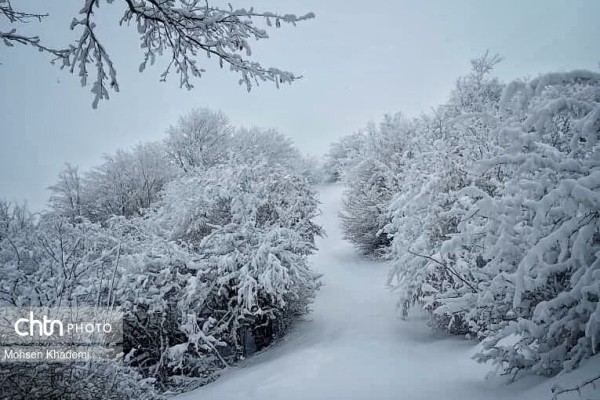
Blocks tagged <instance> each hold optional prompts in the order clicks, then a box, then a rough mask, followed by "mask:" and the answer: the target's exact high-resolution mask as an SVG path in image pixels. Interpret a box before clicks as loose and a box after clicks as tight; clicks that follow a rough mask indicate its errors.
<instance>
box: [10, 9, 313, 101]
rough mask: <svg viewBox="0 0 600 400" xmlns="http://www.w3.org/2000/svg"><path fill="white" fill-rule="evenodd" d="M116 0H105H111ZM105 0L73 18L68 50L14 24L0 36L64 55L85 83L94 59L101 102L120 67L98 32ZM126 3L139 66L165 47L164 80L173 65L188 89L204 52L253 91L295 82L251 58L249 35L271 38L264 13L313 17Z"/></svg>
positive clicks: (279, 18)
mask: <svg viewBox="0 0 600 400" xmlns="http://www.w3.org/2000/svg"><path fill="white" fill-rule="evenodd" d="M113 2H114V0H106V3H108V4H110V3H113ZM100 3H101V0H85V1H84V5H83V7H82V8H81V10H80V12H79V16H77V17H75V18H73V21H72V22H71V29H72V30H76V29H81V35H80V36H79V39H77V40H76V42H75V43H73V44H71V45H70V46H69V48H68V49H67V50H52V49H50V48H46V47H44V46H43V45H41V44H40V40H39V38H38V37H36V36H33V37H24V36H19V35H17V34H16V31H15V30H11V31H10V32H8V33H2V32H0V38H2V39H4V43H5V44H7V45H9V46H11V45H12V43H11V42H16V43H19V44H29V45H32V46H34V47H36V48H38V49H39V50H40V51H45V52H49V53H51V54H53V55H55V56H56V57H57V58H60V59H62V60H63V67H69V70H70V72H71V73H74V72H75V70H77V71H78V74H79V76H80V78H81V84H82V85H83V86H85V85H86V84H87V82H88V76H89V74H90V71H89V66H90V65H93V67H94V68H95V70H96V71H95V78H94V83H93V85H92V89H91V91H92V93H93V94H94V101H93V103H92V106H93V107H94V108H96V107H97V105H98V102H99V101H100V100H107V99H108V98H109V92H110V90H113V91H115V92H118V91H119V82H118V80H117V72H116V68H115V66H114V64H113V62H112V60H111V57H110V55H109V52H108V50H107V49H106V47H105V46H104V45H103V44H102V42H101V40H100V38H99V36H98V34H97V32H96V31H97V26H96V23H95V22H94V17H95V11H96V9H98V8H99V7H100ZM123 3H124V4H125V5H126V9H125V11H124V13H123V15H122V17H121V19H120V21H119V22H120V25H127V26H130V25H132V24H133V25H135V26H136V28H137V32H138V34H139V40H140V46H141V48H142V49H143V52H144V56H143V61H142V63H141V64H140V67H139V70H140V72H142V71H144V69H145V68H146V66H147V65H148V64H150V65H152V64H154V62H155V60H156V57H157V56H162V55H165V53H166V54H167V55H169V58H170V61H169V62H168V65H167V67H166V68H165V70H164V71H163V72H162V74H161V81H165V80H166V78H167V76H168V75H169V74H170V73H171V71H172V70H174V73H175V74H177V75H178V76H179V85H180V87H184V88H186V89H191V88H192V87H193V84H192V80H193V78H200V77H201V76H202V74H203V73H204V72H205V70H204V69H203V68H202V67H201V66H200V65H199V63H198V57H199V56H200V55H201V54H205V55H206V56H207V57H208V58H211V57H215V58H217V60H218V61H219V65H220V66H221V68H223V67H225V66H226V65H227V66H229V68H230V70H231V71H233V72H235V73H236V74H237V75H238V76H239V77H240V79H239V83H240V85H244V86H245V87H246V89H247V90H248V91H250V90H251V88H252V87H254V86H258V85H259V83H260V82H265V81H270V82H273V83H275V85H276V86H277V87H278V88H279V86H280V84H282V83H291V82H293V81H294V80H296V79H298V78H299V76H296V75H294V74H293V73H292V72H288V71H284V70H280V69H277V68H266V67H263V66H262V65H261V64H260V63H259V62H256V61H251V60H250V59H249V57H251V55H252V50H251V47H250V44H249V41H250V40H263V39H268V38H269V35H268V33H267V31H266V30H265V29H263V28H260V27H258V26H257V25H255V23H254V22H255V20H256V19H260V20H262V21H264V22H265V23H266V25H267V26H268V27H272V26H273V24H274V25H275V27H277V28H279V27H281V25H282V23H287V24H292V25H296V23H298V22H300V21H304V20H307V19H311V18H314V14H313V13H308V14H305V15H302V16H296V15H293V14H276V13H273V12H258V11H255V10H254V8H250V9H245V8H240V9H234V8H233V7H232V6H231V5H230V6H229V8H226V9H225V8H219V7H213V6H210V5H209V4H208V2H205V1H200V0H123ZM0 13H1V14H0V15H2V14H3V15H4V16H5V17H7V18H8V20H9V22H10V23H12V24H14V23H23V22H27V21H28V20H30V19H32V18H35V19H38V20H41V19H42V18H43V17H45V15H42V14H28V13H24V12H20V11H15V10H13V8H12V7H11V5H10V3H9V1H8V0H0Z"/></svg>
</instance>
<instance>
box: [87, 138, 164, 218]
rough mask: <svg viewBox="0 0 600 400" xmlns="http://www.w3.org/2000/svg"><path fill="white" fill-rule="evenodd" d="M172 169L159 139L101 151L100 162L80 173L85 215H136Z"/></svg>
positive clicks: (150, 201) (149, 202)
mask: <svg viewBox="0 0 600 400" xmlns="http://www.w3.org/2000/svg"><path fill="white" fill-rule="evenodd" d="M173 176H175V170H174V168H172V166H171V165H170V162H169V160H168V158H167V154H166V151H165V148H164V146H163V145H162V144H161V143H148V144H143V145H138V146H136V147H135V148H134V149H133V151H124V150H118V151H117V152H116V153H115V154H114V155H105V156H104V163H103V164H102V165H100V166H98V167H95V168H94V169H92V170H91V171H89V172H88V173H86V174H85V176H84V202H85V212H86V216H87V217H88V218H90V219H91V220H93V221H102V220H106V219H108V218H110V217H111V216H113V215H123V216H126V217H130V216H134V215H140V213H141V212H142V210H144V209H147V208H148V207H150V206H151V205H152V204H153V203H154V202H156V201H157V200H158V197H159V194H160V192H161V190H162V189H163V187H164V186H165V184H166V183H168V182H169V181H170V180H171V179H172V178H173Z"/></svg>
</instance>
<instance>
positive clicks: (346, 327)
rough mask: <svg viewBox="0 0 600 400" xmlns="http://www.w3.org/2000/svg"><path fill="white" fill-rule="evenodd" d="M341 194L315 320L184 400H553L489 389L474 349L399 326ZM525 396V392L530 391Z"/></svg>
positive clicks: (317, 264)
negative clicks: (352, 231) (342, 225)
mask: <svg viewBox="0 0 600 400" xmlns="http://www.w3.org/2000/svg"><path fill="white" fill-rule="evenodd" d="M340 199H341V188H340V187H338V186H327V187H324V188H322V189H321V202H322V203H323V204H322V211H323V216H322V217H321V221H320V222H321V223H322V224H323V225H324V227H325V229H326V231H327V234H328V236H327V237H325V238H323V239H320V240H319V243H318V247H319V249H320V250H319V252H318V253H317V254H316V255H315V256H314V257H313V258H312V262H313V266H314V268H315V270H317V271H319V272H322V273H323V274H324V276H323V283H324V285H323V287H322V288H321V290H320V291H319V292H318V293H317V299H316V301H315V303H314V305H313V309H314V311H313V312H312V313H311V314H310V315H309V316H308V317H307V321H303V322H300V323H298V324H297V325H296V326H295V328H294V330H293V331H292V332H291V333H290V334H289V335H288V336H287V337H286V338H285V340H284V341H282V342H281V343H279V344H278V345H276V346H274V347H272V348H270V349H267V350H266V351H264V352H263V353H262V354H259V355H257V356H255V357H253V358H252V359H251V360H249V361H248V362H247V363H246V364H245V365H244V366H241V367H236V368H232V369H231V370H229V371H226V372H224V373H223V375H222V376H221V377H220V378H219V379H218V380H217V381H216V382H214V383H212V384H209V385H207V386H204V387H202V388H200V389H198V390H196V391H193V392H190V393H187V394H185V395H183V396H180V397H179V398H178V399H180V400H250V399H252V400H321V399H322V400H337V399H339V400H358V399H365V400H367V399H368V400H383V399H406V400H420V399H423V400H442V399H443V400H454V399H456V400H471V399H521V398H522V399H525V398H527V399H534V398H539V399H548V398H549V397H550V396H549V393H550V392H549V390H548V388H547V385H546V384H541V385H537V387H535V388H533V390H531V383H532V382H531V381H530V380H529V381H528V382H522V381H520V382H517V383H516V384H513V385H510V386H509V387H507V386H505V385H503V384H499V383H496V384H493V383H491V382H486V381H484V376H485V374H486V373H487V371H488V370H489V369H488V368H487V367H485V366H481V365H478V364H476V363H475V362H474V361H472V360H471V359H470V358H469V356H470V354H471V353H472V352H473V343H472V342H468V341H464V340H460V339H456V338H440V337H437V338H436V337H434V335H433V334H432V333H431V332H430V331H429V330H428V329H427V327H426V326H425V324H424V322H423V321H401V320H399V319H398V318H397V313H396V310H395V304H394V295H393V294H392V293H390V292H389V291H388V290H386V289H385V287H384V286H385V279H386V274H387V266H386V265H384V264H381V263H376V262H370V261H365V260H364V258H362V257H361V256H360V255H358V254H356V252H355V251H354V250H353V248H352V247H351V245H350V244H348V243H347V242H345V241H344V240H343V239H342V235H341V232H340V229H339V225H338V220H337V212H338V210H339V207H340ZM528 387H529V389H527V390H526V388H528Z"/></svg>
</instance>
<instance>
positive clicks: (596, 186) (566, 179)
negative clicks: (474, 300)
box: [476, 71, 600, 374]
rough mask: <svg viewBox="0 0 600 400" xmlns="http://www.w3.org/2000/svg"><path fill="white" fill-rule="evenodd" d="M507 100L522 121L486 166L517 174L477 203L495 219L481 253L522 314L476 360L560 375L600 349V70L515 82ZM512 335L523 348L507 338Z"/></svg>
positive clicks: (507, 131)
mask: <svg viewBox="0 0 600 400" xmlns="http://www.w3.org/2000/svg"><path fill="white" fill-rule="evenodd" d="M503 102H504V104H505V106H506V107H507V108H509V109H513V110H514V111H513V113H514V114H515V119H516V121H514V122H511V123H508V124H506V126H505V127H503V128H502V129H500V130H499V134H502V135H506V136H507V138H508V139H509V145H508V146H507V147H506V149H505V151H504V152H503V153H502V154H500V155H498V156H497V157H494V158H492V159H490V160H489V161H487V164H488V165H489V166H490V167H495V166H498V165H503V166H506V167H508V168H509V171H510V172H509V176H508V177H507V178H506V182H505V183H504V185H503V187H502V190H501V192H500V193H498V195H496V196H495V198H494V199H493V202H489V206H488V207H484V206H483V205H481V206H479V208H480V209H482V211H483V212H484V213H485V214H487V216H488V219H490V220H492V219H494V220H496V221H498V222H497V224H496V226H494V227H491V228H493V229H489V230H488V231H486V236H487V240H488V241H490V242H495V245H493V246H490V248H489V249H486V252H485V253H484V257H485V258H486V260H487V265H486V267H487V266H488V265H489V266H490V267H492V268H493V267H494V266H499V267H500V268H502V269H503V270H504V271H505V275H506V276H507V279H508V282H509V285H506V286H507V287H506V288H505V292H507V294H508V295H509V296H510V297H509V299H508V300H510V303H509V304H508V305H509V306H510V312H512V313H513V314H514V315H515V317H516V320H515V321H511V322H510V323H508V324H507V326H505V327H504V328H503V329H502V330H500V331H499V332H494V335H490V337H489V338H488V339H487V340H486V341H484V350H483V351H482V353H481V354H480V355H479V357H478V358H479V360H483V361H485V360H488V359H492V360H493V361H494V362H496V363H499V364H500V365H501V367H502V368H503V369H504V370H505V371H507V372H510V373H516V372H518V371H519V370H522V369H531V370H533V371H534V372H536V373H539V374H553V373H556V372H559V371H561V370H563V369H566V370H569V369H572V368H574V367H576V366H577V365H578V364H579V362H580V361H581V360H582V359H584V358H587V357H590V356H591V355H593V354H595V353H596V352H597V351H598V350H599V349H600V340H599V338H600V302H599V297H600V146H599V140H598V139H599V138H600V74H595V73H590V72H587V71H574V72H572V73H565V74H547V75H542V76H540V77H539V78H536V79H533V80H531V81H529V82H526V83H523V82H516V83H513V84H512V85H510V86H509V87H508V89H507V91H506V93H505V94H504V97H503ZM476 206H477V205H476ZM496 268H498V267H496ZM493 289H494V288H492V290H493ZM488 290H490V289H488V287H485V286H484V287H482V291H483V292H484V293H486V292H487V291H488ZM508 336H514V337H515V338H516V344H513V345H510V346H509V345H507V344H504V343H505V341H502V339H503V338H506V337H508Z"/></svg>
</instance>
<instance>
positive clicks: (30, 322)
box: [14, 311, 113, 337]
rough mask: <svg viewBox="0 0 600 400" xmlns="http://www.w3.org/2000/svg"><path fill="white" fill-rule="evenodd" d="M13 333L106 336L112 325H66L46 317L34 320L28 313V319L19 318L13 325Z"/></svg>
mask: <svg viewBox="0 0 600 400" xmlns="http://www.w3.org/2000/svg"><path fill="white" fill-rule="evenodd" d="M14 328H15V332H16V334H17V335H19V336H31V337H34V336H36V331H37V335H38V336H52V335H54V333H55V331H56V333H57V334H58V336H61V337H62V336H64V334H65V332H66V333H67V334H72V333H75V334H86V333H87V334H92V333H100V334H103V333H104V334H106V333H110V332H112V330H113V327H112V324H111V323H108V322H102V323H97V322H78V323H66V324H63V322H62V321H60V320H58V319H49V318H48V316H47V315H43V316H42V319H41V320H39V319H36V318H35V317H34V315H33V311H29V318H19V319H18V320H17V321H16V322H15V325H14Z"/></svg>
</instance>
